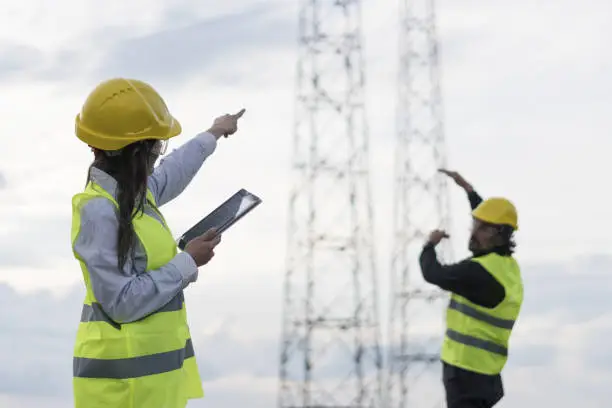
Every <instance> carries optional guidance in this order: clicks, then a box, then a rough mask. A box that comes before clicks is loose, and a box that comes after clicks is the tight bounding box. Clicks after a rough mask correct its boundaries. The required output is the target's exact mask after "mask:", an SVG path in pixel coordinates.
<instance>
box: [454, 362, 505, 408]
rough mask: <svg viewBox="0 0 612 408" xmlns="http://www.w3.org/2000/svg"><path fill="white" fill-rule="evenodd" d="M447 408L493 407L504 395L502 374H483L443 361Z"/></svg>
mask: <svg viewBox="0 0 612 408" xmlns="http://www.w3.org/2000/svg"><path fill="white" fill-rule="evenodd" d="M442 380H443V382H444V390H445V392H446V406H447V408H492V407H494V406H495V405H496V404H497V403H498V402H499V401H500V400H501V399H502V398H503V396H504V387H503V385H502V380H501V376H500V375H483V374H478V373H474V372H471V371H467V370H463V369H461V368H459V367H455V366H451V365H449V364H446V363H444V362H443V363H442Z"/></svg>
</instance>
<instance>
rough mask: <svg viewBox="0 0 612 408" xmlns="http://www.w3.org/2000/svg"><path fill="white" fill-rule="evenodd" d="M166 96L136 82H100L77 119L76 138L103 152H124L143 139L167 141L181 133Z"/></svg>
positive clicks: (132, 80)
mask: <svg viewBox="0 0 612 408" xmlns="http://www.w3.org/2000/svg"><path fill="white" fill-rule="evenodd" d="M181 131H182V129H181V124H180V123H179V122H178V121H177V120H176V119H175V118H174V117H173V116H172V115H171V114H170V111H169V110H168V107H167V106H166V103H165V102H164V100H163V99H162V97H161V96H160V95H159V94H158V93H157V91H155V89H153V87H151V86H150V85H149V84H146V83H144V82H142V81H139V80H136V79H125V78H114V79H110V80H108V81H104V82H102V83H100V84H99V85H98V86H97V87H96V88H95V89H94V90H93V91H92V92H91V93H90V94H89V96H88V97H87V99H86V100H85V103H84V104H83V107H82V109H81V113H79V114H78V115H77V116H76V124H75V133H76V136H77V137H78V138H79V139H81V140H82V141H83V142H85V143H87V144H88V145H89V146H91V147H95V148H97V149H100V150H120V149H122V148H124V147H125V146H127V145H129V144H131V143H134V142H138V141H140V140H147V139H157V140H167V139H170V138H172V137H175V136H178V135H179V134H180V133H181Z"/></svg>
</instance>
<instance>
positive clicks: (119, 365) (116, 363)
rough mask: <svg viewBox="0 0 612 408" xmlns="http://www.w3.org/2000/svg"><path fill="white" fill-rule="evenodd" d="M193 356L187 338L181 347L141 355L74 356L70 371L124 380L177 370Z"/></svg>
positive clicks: (94, 376)
mask: <svg viewBox="0 0 612 408" xmlns="http://www.w3.org/2000/svg"><path fill="white" fill-rule="evenodd" d="M193 356H194V351H193V344H192V343H191V339H188V340H187V342H186V344H185V347H184V348H182V349H178V350H173V351H167V352H165V353H157V354H151V355H148V356H142V357H132V358H122V359H114V360H106V359H100V358H84V357H74V358H73V361H72V371H73V375H74V377H79V378H112V379H117V380H125V379H128V378H138V377H144V376H147V375H155V374H162V373H167V372H169V371H174V370H178V369H180V368H182V367H183V362H184V361H185V360H186V359H188V358H190V357H193Z"/></svg>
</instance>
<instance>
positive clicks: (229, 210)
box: [179, 189, 261, 249]
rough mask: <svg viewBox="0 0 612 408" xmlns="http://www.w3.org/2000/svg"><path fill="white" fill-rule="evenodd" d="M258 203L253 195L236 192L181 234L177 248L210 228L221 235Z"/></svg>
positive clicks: (258, 200)
mask: <svg viewBox="0 0 612 408" xmlns="http://www.w3.org/2000/svg"><path fill="white" fill-rule="evenodd" d="M260 203H261V199H259V197H257V196H255V195H254V194H252V193H250V192H248V191H246V190H244V189H242V190H240V191H238V192H237V193H236V194H234V195H233V196H231V197H230V198H229V199H227V200H226V201H225V202H224V203H223V204H221V205H220V206H219V207H217V208H216V209H215V210H214V211H213V212H211V213H210V214H208V215H207V216H206V217H204V218H203V219H202V220H201V221H200V222H198V223H197V224H196V225H194V226H193V227H192V228H191V229H190V230H189V231H187V232H186V233H185V234H183V236H182V237H181V238H180V240H179V248H181V249H183V248H184V246H185V245H187V242H189V241H191V240H192V239H193V238H195V237H197V236H199V235H202V234H204V233H205V232H206V231H208V230H209V229H211V228H216V229H217V232H218V233H219V234H220V233H222V232H223V231H225V230H227V229H228V228H229V227H230V226H232V225H233V224H234V223H235V222H236V221H238V220H239V219H240V218H242V217H243V216H244V215H246V214H247V213H248V212H249V211H251V210H252V209H253V208H255V207H256V206H257V205H259V204H260Z"/></svg>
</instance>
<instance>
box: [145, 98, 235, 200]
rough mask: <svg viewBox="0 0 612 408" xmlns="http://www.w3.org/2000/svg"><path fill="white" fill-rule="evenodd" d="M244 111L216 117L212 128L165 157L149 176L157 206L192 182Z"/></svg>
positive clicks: (233, 130) (170, 198) (171, 198)
mask: <svg viewBox="0 0 612 408" xmlns="http://www.w3.org/2000/svg"><path fill="white" fill-rule="evenodd" d="M244 112H245V110H244V109H242V110H241V111H240V112H238V113H236V114H234V115H223V116H220V117H218V118H217V119H215V121H214V123H213V125H212V127H211V128H210V129H208V130H207V131H206V132H203V133H200V134H199V135H197V136H196V137H194V138H193V139H191V140H190V141H188V142H187V143H185V144H184V145H182V146H181V147H179V148H178V149H176V150H174V151H173V152H172V153H170V154H169V155H167V156H166V157H164V158H163V159H162V160H161V161H160V163H159V165H158V166H157V167H156V168H155V170H154V171H153V174H152V175H151V176H150V177H149V189H150V190H151V192H152V193H153V196H154V197H155V201H156V204H157V206H158V207H161V206H162V205H164V204H166V203H168V202H170V201H172V200H173V199H174V198H176V197H177V196H178V195H179V194H181V193H182V192H183V191H184V190H185V188H186V187H187V186H188V185H189V183H190V182H191V180H193V177H194V176H195V175H196V173H197V172H198V171H199V170H200V168H201V167H202V164H204V161H205V160H206V158H207V157H208V156H210V155H211V154H212V153H213V152H214V151H215V149H216V147H217V141H218V140H219V138H220V137H222V136H226V137H227V136H228V135H231V134H234V133H235V132H236V131H237V130H238V119H240V118H241V117H242V115H243V114H244Z"/></svg>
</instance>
